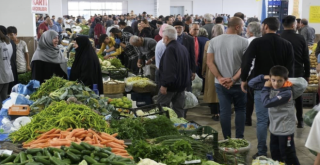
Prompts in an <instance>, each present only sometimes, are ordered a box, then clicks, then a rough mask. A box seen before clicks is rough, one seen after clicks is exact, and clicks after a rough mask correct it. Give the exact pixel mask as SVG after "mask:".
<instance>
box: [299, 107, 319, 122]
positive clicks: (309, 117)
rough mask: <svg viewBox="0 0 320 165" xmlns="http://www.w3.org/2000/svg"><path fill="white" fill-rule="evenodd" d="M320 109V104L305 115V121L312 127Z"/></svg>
mask: <svg viewBox="0 0 320 165" xmlns="http://www.w3.org/2000/svg"><path fill="white" fill-rule="evenodd" d="M319 111H320V104H318V105H316V106H314V107H313V108H312V109H311V110H310V111H308V112H306V113H305V114H304V116H303V121H304V123H305V124H306V125H307V126H309V127H311V126H312V123H313V120H314V118H315V117H316V116H317V114H318V112H319Z"/></svg>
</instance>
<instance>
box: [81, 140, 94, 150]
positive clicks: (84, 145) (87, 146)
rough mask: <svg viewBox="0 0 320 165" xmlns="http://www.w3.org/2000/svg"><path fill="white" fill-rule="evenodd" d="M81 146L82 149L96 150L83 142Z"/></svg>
mask: <svg viewBox="0 0 320 165" xmlns="http://www.w3.org/2000/svg"><path fill="white" fill-rule="evenodd" d="M80 146H82V147H84V148H85V149H87V150H90V151H92V150H94V147H93V146H92V145H90V144H88V143H85V142H81V143H80Z"/></svg>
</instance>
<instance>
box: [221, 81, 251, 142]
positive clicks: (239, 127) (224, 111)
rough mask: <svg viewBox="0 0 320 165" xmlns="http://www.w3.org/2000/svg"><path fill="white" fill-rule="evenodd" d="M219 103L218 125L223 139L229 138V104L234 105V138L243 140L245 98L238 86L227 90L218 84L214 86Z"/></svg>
mask: <svg viewBox="0 0 320 165" xmlns="http://www.w3.org/2000/svg"><path fill="white" fill-rule="evenodd" d="M215 86H216V91H217V94H218V98H219V102H220V124H221V128H222V133H223V137H224V138H225V139H227V138H228V137H231V104H232V103H233V104H234V108H235V113H236V118H235V125H236V138H243V132H244V125H245V120H246V102H247V96H246V94H245V93H243V92H242V90H241V87H240V85H234V86H232V87H231V88H230V89H229V90H228V89H227V88H225V87H223V86H222V85H220V84H215Z"/></svg>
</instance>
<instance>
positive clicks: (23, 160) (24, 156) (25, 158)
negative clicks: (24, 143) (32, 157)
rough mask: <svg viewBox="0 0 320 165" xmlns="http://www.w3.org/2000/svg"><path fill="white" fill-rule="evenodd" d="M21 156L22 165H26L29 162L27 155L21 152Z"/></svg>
mask: <svg viewBox="0 0 320 165" xmlns="http://www.w3.org/2000/svg"><path fill="white" fill-rule="evenodd" d="M19 155H20V163H24V162H25V161H26V160H27V157H26V154H25V153H24V152H23V151H21V152H20V153H19Z"/></svg>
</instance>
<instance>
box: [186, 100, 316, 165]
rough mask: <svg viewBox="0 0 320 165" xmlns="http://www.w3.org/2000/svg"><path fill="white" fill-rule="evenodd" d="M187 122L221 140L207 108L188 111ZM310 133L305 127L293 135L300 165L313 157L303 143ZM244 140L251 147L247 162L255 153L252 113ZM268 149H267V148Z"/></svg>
mask: <svg viewBox="0 0 320 165" xmlns="http://www.w3.org/2000/svg"><path fill="white" fill-rule="evenodd" d="M310 109H311V107H310V108H304V110H303V112H304V113H305V112H307V111H308V110H310ZM234 117H235V115H234V114H233V115H232V135H233V136H234V135H235V125H234ZM187 120H189V121H195V122H196V123H198V124H200V125H208V126H211V127H212V128H213V129H215V130H217V131H218V132H219V140H222V139H223V135H222V133H221V132H222V130H221V127H220V123H219V122H216V121H213V120H212V119H211V114H210V109H209V107H207V106H198V107H196V108H193V109H190V110H189V111H188V114H187ZM309 131H310V127H308V126H306V125H305V127H304V128H303V129H301V128H300V129H297V131H296V133H295V143H296V144H295V145H296V150H297V156H298V158H299V161H300V163H301V165H312V164H313V162H314V160H315V156H314V155H312V154H311V153H310V152H309V150H308V149H307V148H306V147H305V146H304V145H305V142H306V140H307V137H308V134H309ZM244 136H245V138H246V139H247V140H248V141H250V142H251V145H252V146H253V147H252V148H251V150H250V153H249V156H248V158H247V161H248V162H251V161H252V158H251V156H252V155H254V154H255V153H257V148H256V146H257V138H256V115H255V113H253V115H252V126H251V127H248V126H246V128H245V133H244ZM269 136H270V135H268V146H269ZM268 149H269V147H268ZM268 157H270V152H268Z"/></svg>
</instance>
